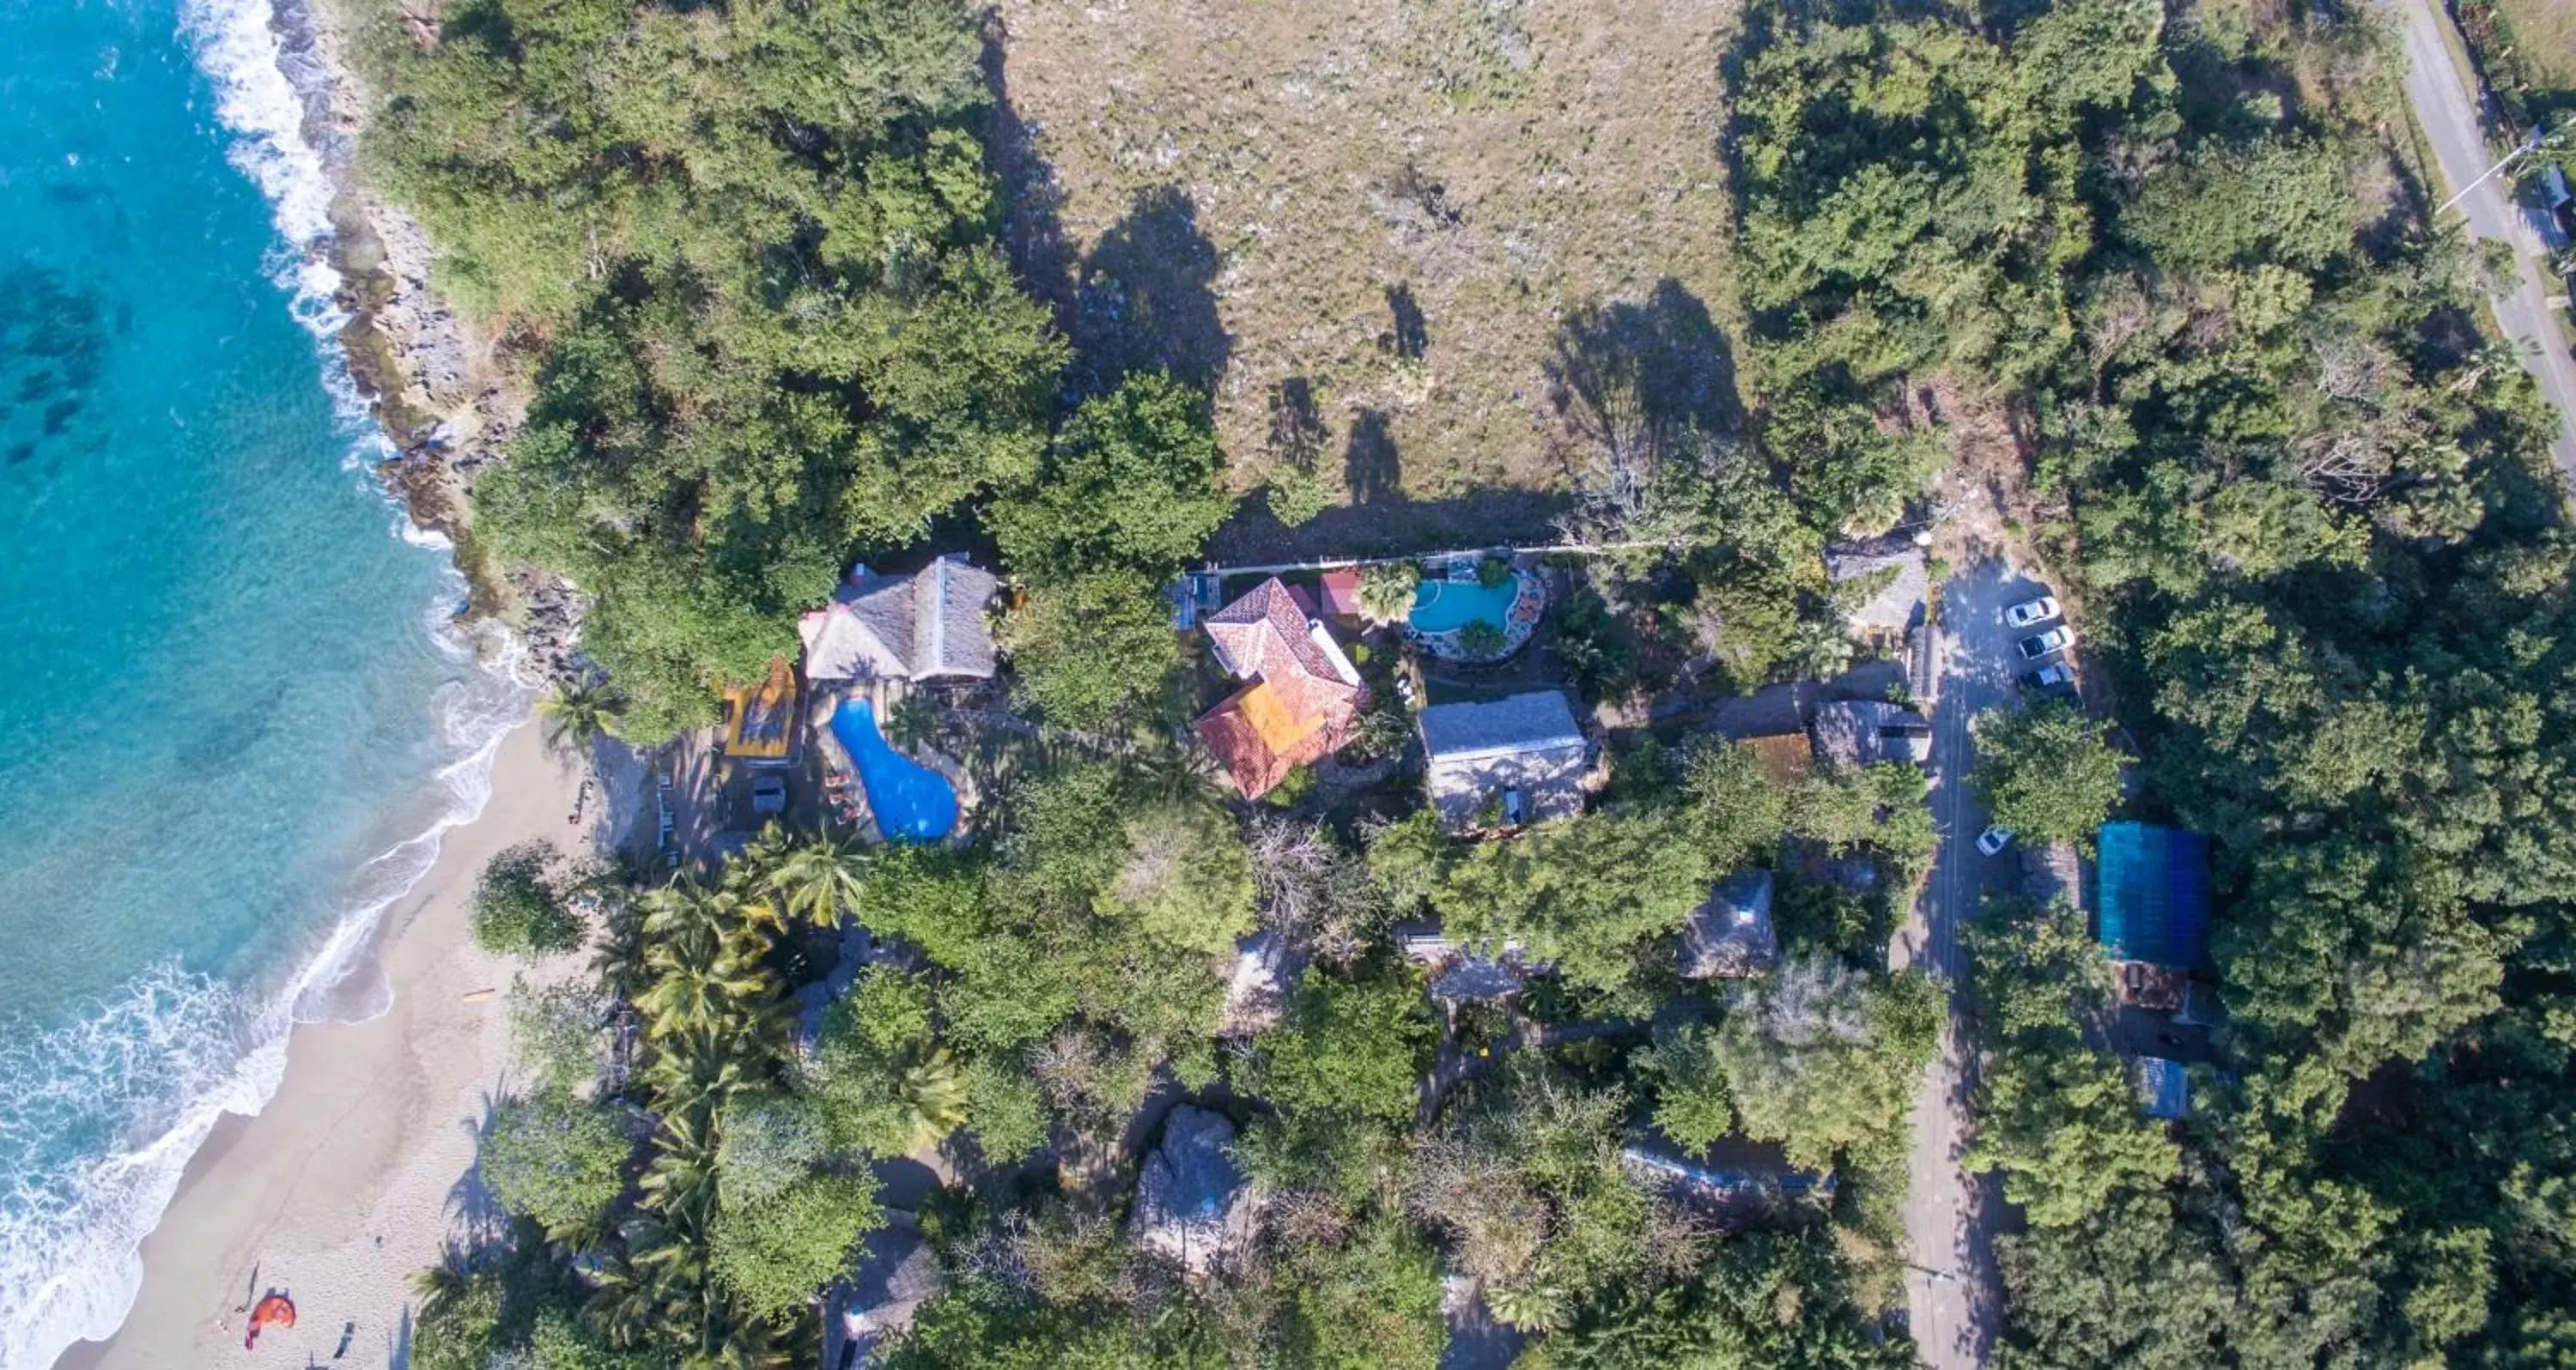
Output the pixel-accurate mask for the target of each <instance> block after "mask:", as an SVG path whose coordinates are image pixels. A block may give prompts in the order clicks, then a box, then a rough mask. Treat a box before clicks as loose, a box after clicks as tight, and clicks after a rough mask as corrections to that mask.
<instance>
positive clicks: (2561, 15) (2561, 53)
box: [2493, 0, 2576, 98]
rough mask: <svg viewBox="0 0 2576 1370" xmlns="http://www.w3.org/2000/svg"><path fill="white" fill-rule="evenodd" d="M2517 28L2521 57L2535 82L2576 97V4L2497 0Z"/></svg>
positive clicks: (2552, 0)
mask: <svg viewBox="0 0 2576 1370" xmlns="http://www.w3.org/2000/svg"><path fill="white" fill-rule="evenodd" d="M2493 3H2494V5H2495V9H2496V12H2497V13H2498V14H2500V15H2502V16H2503V17H2504V21H2505V22H2506V23H2507V24H2509V25H2511V26H2512V28H2513V36H2514V43H2515V47H2516V52H2517V55H2518V56H2519V57H2520V58H2521V60H2522V65H2523V67H2524V69H2525V70H2527V71H2528V72H2529V73H2530V74H2531V79H2532V80H2533V81H2534V82H2535V83H2537V84H2540V85H2544V86H2547V87H2549V88H2551V89H2552V90H2553V91H2556V92H2559V93H2561V94H2564V95H2567V96H2569V97H2571V98H2576V4H2570V3H2568V0H2493Z"/></svg>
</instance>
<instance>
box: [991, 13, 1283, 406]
mask: <svg viewBox="0 0 2576 1370" xmlns="http://www.w3.org/2000/svg"><path fill="white" fill-rule="evenodd" d="M982 38H983V56H982V59H981V64H982V67H983V71H984V80H985V84H986V85H987V86H989V87H990V88H991V89H992V92H993V114H992V119H991V123H990V125H989V126H988V128H987V131H986V137H985V141H986V147H987V155H988V156H990V157H991V158H992V160H993V169H994V172H995V174H996V176H997V177H998V178H999V180H1000V181H1001V188H1002V226H1001V233H1002V242H1003V245H1004V247H1005V249H1006V250H1007V251H1008V252H1009V254H1010V258H1011V266H1012V268H1013V269H1014V270H1016V271H1018V273H1019V276H1020V281H1021V284H1022V285H1023V286H1024V287H1025V288H1026V289H1027V290H1028V292H1029V293H1030V294H1031V295H1033V296H1035V297H1037V298H1038V299H1040V300H1043V301H1045V302H1046V303H1047V305H1048V306H1049V307H1050V308H1052V309H1053V310H1054V311H1055V317H1056V326H1057V327H1058V328H1059V329H1061V330H1063V332H1064V335H1065V337H1066V338H1067V339H1068V340H1070V341H1071V342H1072V343H1073V348H1074V358H1073V363H1072V365H1071V367H1070V368H1069V373H1068V375H1067V377H1066V386H1067V390H1068V392H1069V393H1068V395H1067V397H1066V398H1067V399H1068V400H1078V399H1079V398H1080V397H1082V396H1084V395H1094V394H1099V393H1101V392H1103V391H1107V390H1111V389H1115V388H1116V387H1117V385H1118V383H1119V381H1121V380H1123V379H1125V378H1126V376H1127V375H1128V374H1129V373H1130V372H1134V371H1145V370H1163V371H1169V372H1171V373H1172V375H1173V376H1174V377H1175V378H1177V379H1178V380H1180V381H1181V382H1183V383H1184V384H1186V385H1189V386H1191V387H1193V388H1195V389H1198V390H1202V391H1207V390H1213V389H1214V388H1215V386H1216V381H1217V378H1218V377H1219V376H1221V375H1223V374H1224V373H1225V365H1226V361H1227V360H1228V358H1229V357H1231V356H1232V354H1233V345H1234V340H1233V338H1232V337H1231V336H1230V335H1229V334H1227V332H1226V330H1225V325H1224V322H1223V320H1222V319H1221V318H1220V317H1219V315H1218V313H1217V307H1216V276H1217V272H1218V270H1219V269H1220V267H1221V266H1222V262H1221V261H1220V259H1219V255H1218V252H1217V247H1216V242H1215V240H1214V239H1211V238H1210V237H1208V235H1207V234H1206V232H1205V231H1204V230H1202V229H1201V228H1200V227H1199V221H1198V203H1197V201H1195V200H1193V199H1192V198H1191V197H1190V194H1189V192H1188V191H1187V190H1184V189H1183V188H1181V187H1180V186H1177V185H1165V186H1156V187H1154V188H1152V189H1150V190H1144V191H1140V192H1138V193H1137V194H1136V196H1135V198H1134V199H1133V200H1131V201H1130V202H1129V204H1128V207H1127V214H1126V216H1125V217H1124V218H1122V219H1120V220H1119V221H1118V222H1117V223H1115V224H1112V225H1110V227H1109V229H1108V230H1107V231H1106V232H1104V233H1102V234H1101V235H1100V239H1099V241H1098V242H1095V243H1093V244H1092V245H1091V248H1090V250H1089V251H1087V252H1077V251H1076V249H1075V245H1074V239H1073V236H1072V234H1071V233H1070V232H1069V231H1068V230H1067V229H1066V227H1065V223H1064V207H1065V200H1066V197H1065V192H1064V187H1063V185H1062V184H1061V183H1059V182H1058V181H1057V179H1056V174H1055V168H1054V167H1053V166H1052V165H1050V164H1049V163H1048V162H1047V160H1046V157H1045V156H1044V154H1043V153H1042V151H1041V150H1040V147H1039V138H1040V132H1041V131H1040V130H1039V128H1038V127H1037V126H1036V125H1034V124H1032V123H1031V122H1030V121H1028V120H1027V119H1025V118H1023V117H1021V114H1020V111H1019V107H1018V106H1017V105H1015V104H1013V103H1012V101H1011V89H1010V82H1009V79H1008V69H1007V67H1006V66H1005V64H1004V62H1003V53H1004V51H1005V49H1006V48H1007V47H1008V46H1009V43H1010V34H1009V32H1008V31H1007V30H1006V29H1005V27H1004V25H1003V22H1002V18H1001V15H1000V13H999V12H998V11H987V12H986V14H985V16H984V21H983V33H982Z"/></svg>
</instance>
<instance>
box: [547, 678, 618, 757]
mask: <svg viewBox="0 0 2576 1370" xmlns="http://www.w3.org/2000/svg"><path fill="white" fill-rule="evenodd" d="M625 710H626V701H624V700H623V699H620V698H618V697H617V693H616V692H615V691H614V690H611V689H610V688H609V687H608V682H607V681H605V680H601V679H597V678H592V679H587V680H581V681H577V682H575V683H573V684H570V685H565V686H562V687H560V688H558V689H557V690H556V691H555V692H554V693H553V694H551V695H548V696H546V697H545V698H544V699H540V700H538V701H537V717H538V718H539V719H540V720H542V721H543V723H544V725H545V732H546V745H547V746H549V747H552V748H554V749H555V750H557V751H564V752H570V751H578V752H582V753H585V754H587V753H588V752H589V750H590V744H591V743H593V742H596V741H598V740H599V739H600V738H603V737H615V736H617V725H618V723H619V721H620V720H621V719H622V718H623V717H624V715H625Z"/></svg>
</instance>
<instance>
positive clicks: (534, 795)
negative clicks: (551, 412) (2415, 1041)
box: [57, 726, 597, 1370]
mask: <svg viewBox="0 0 2576 1370" xmlns="http://www.w3.org/2000/svg"><path fill="white" fill-rule="evenodd" d="M580 781H581V771H580V768H579V765H578V763H577V762H575V761H573V760H571V759H569V758H558V757H555V756H550V755H548V754H547V753H546V752H545V751H544V750H543V748H542V747H541V746H540V745H539V741H538V732H537V729H535V728H534V727H529V726H522V727H520V728H519V729H517V730H516V731H514V732H513V733H511V734H510V735H509V736H508V737H506V738H504V739H503V740H502V742H501V744H500V751H499V755H498V757H497V759H496V761H495V765H494V771H493V778H492V797H491V801H490V802H489V803H488V804H487V805H486V806H485V807H484V810H483V813H482V815H481V816H480V817H479V818H478V819H477V820H476V821H474V822H473V823H471V824H468V825H465V826H463V827H459V828H455V829H452V830H450V831H449V832H448V834H447V836H446V841H445V843H444V845H443V847H442V849H441V851H440V853H439V857H438V861H437V864H436V865H435V866H434V867H433V868H432V869H431V871H430V873H429V875H428V876H427V877H426V878H424V879H423V880H422V881H421V883H420V885H419V886H418V887H417V888H415V889H414V890H413V891H412V892H411V894H410V895H409V896H408V897H406V898H405V899H404V900H403V901H402V902H400V903H399V904H397V905H395V906H394V907H393V908H392V909H390V910H388V911H387V914H386V917H385V920H384V923H383V925H382V926H381V927H380V929H379V932H378V937H377V941H376V946H375V949H374V955H375V958H376V960H377V962H378V964H379V965H380V966H381V968H382V971H383V973H384V975H385V976H386V977H388V978H389V980H390V982H391V984H392V987H393V994H394V998H393V1006H392V1008H391V1009H390V1010H389V1011H387V1012H386V1013H385V1014H383V1015H382V1016H380V1017H377V1018H375V1019H373V1020H371V1021H368V1022H364V1023H357V1024H313V1025H308V1026H303V1027H299V1028H297V1029H296V1030H295V1032H294V1035H293V1037H292V1038H291V1040H290V1042H289V1045H288V1048H287V1068H286V1077H285V1081H284V1083H283V1084H282V1085H281V1086H280V1087H279V1089H278V1092H277V1095H276V1097H275V1098H273V1099H271V1100H270V1101H269V1104H268V1107H267V1108H266V1109H265V1110H264V1111H262V1112H261V1113H260V1114H259V1115H258V1116H256V1117H248V1118H245V1117H238V1116H236V1117H228V1118H226V1119H224V1120H223V1122H222V1124H221V1125H220V1126H218V1127H217V1128H216V1130H215V1132H214V1135H213V1136H212V1137H211V1138H210V1139H209V1140H208V1142H207V1144H206V1146H205V1147H204V1149H203V1150H201V1151H200V1152H199V1153H198V1154H197V1156H196V1158H195V1159H194V1161H193V1162H191V1163H190V1165H189V1166H188V1170H187V1174H186V1177H185V1179H184V1180H183V1181H182V1182H181V1184H180V1188H179V1191H178V1194H177V1196H176V1197H175V1198H174V1199H173V1200H172V1202H171V1205H170V1208H169V1211H168V1212H167V1213H166V1214H164V1215H163V1217H162V1220H161V1224H160V1226H159V1227H158V1228H156V1229H155V1230H154V1231H153V1233H152V1235H151V1237H149V1238H148V1239H147V1240H146V1241H145V1242H144V1244H143V1283H142V1289H141V1292H140V1293H139V1294H138V1295H137V1296H136V1299H135V1302H134V1307H133V1310H132V1311H131V1312H130V1313H129V1314H128V1315H127V1317H126V1320H125V1325H124V1326H123V1328H122V1329H120V1330H119V1331H118V1332H117V1334H116V1335H115V1336H114V1337H113V1338H111V1339H110V1340H108V1341H106V1342H103V1343H101V1342H83V1343H81V1344H80V1345H78V1346H75V1347H74V1348H72V1350H70V1351H69V1352H67V1353H66V1354H65V1355H64V1356H63V1357H62V1359H61V1360H60V1361H58V1362H57V1365H58V1366H59V1367H61V1370H90V1368H91V1367H105V1370H147V1368H148V1370H160V1368H161V1367H171V1368H172V1370H210V1368H211V1367H220V1366H247V1365H268V1366H301V1365H305V1364H308V1363H316V1364H339V1365H349V1366H385V1365H391V1366H400V1365H402V1364H404V1363H405V1361H406V1360H407V1359H408V1350H409V1331H410V1323H411V1310H412V1308H413V1306H414V1302H415V1300H414V1296H413V1294H412V1289H411V1280H412V1276H413V1274H414V1273H415V1272H416V1271H418V1270H420V1269H422V1268H423V1267H426V1266H428V1265H430V1264H432V1263H434V1262H435V1261H436V1260H437V1259H438V1257H439V1253H440V1250H441V1248H442V1246H443V1245H444V1244H445V1243H446V1242H447V1241H448V1239H449V1237H450V1234H451V1233H458V1232H463V1231H465V1230H467V1228H468V1226H469V1225H470V1224H472V1223H475V1222H478V1221H489V1220H490V1215H489V1213H488V1208H487V1206H486V1205H485V1204H483V1203H482V1202H481V1200H480V1196H479V1195H478V1194H477V1193H476V1192H475V1189H474V1186H473V1183H472V1180H471V1173H472V1169H473V1163H474V1139H475V1135H476V1131H477V1129H478V1127H479V1126H480V1124H481V1122H482V1120H483V1118H484V1115H485V1112H486V1110H487V1108H488V1106H489V1104H490V1101H491V1100H492V1099H493V1097H494V1096H495V1094H496V1093H497V1092H498V1091H499V1090H500V1089H501V1087H502V1086H503V1084H504V1082H505V1080H506V1077H507V1074H508V1070H509V1014H508V1006H507V993H508V989H509V985H510V981H511V977H512V975H513V973H514V972H515V971H516V970H517V969H518V968H517V967H516V966H514V964H513V963H511V962H508V961H506V960H503V959H500V958H496V957H492V956H487V955H485V954H484V953H483V952H482V951H481V950H480V949H478V948H477V947H476V946H475V945H474V943H473V939H472V937H471V936H470V934H469V930H468V926H467V905H468V901H469V899H470V897H471V895H472V893H473V888H474V882H475V879H476V877H477V876H478V875H479V874H480V873H481V871H482V868H483V864H484V862H485V861H486V860H488V859H489V858H490V857H491V856H492V854H493V853H495V852H497V851H499V850H500V849H502V848H503V847H506V846H509V845H510V844H512V843H514V842H517V841H520V840H523V839H525V838H528V837H532V836H542V837H545V838H547V839H549V840H551V841H554V842H556V843H557V844H559V845H561V846H562V847H564V848H565V850H566V851H567V852H571V851H573V850H574V849H575V847H576V845H577V844H578V845H585V846H586V844H587V837H586V834H587V832H588V824H587V822H585V826H584V827H583V828H580V829H576V828H574V827H572V826H571V825H570V824H568V823H567V822H566V821H565V819H566V816H567V815H569V814H570V813H571V812H572V810H573V803H574V798H575V793H576V791H577V790H578V789H579V787H580ZM596 811H597V806H595V805H594V811H593V814H592V815H586V816H585V818H586V819H587V818H588V817H591V816H595V814H596ZM567 963H568V964H577V963H578V958H567ZM362 973H363V972H362ZM487 992H488V993H487ZM270 1290H278V1291H282V1292H284V1293H286V1294H288V1295H289V1296H290V1297H292V1298H293V1299H294V1301H295V1305H296V1309H297V1322H296V1325H295V1326H294V1327H293V1328H288V1329H271V1330H269V1331H266V1332H264V1333H262V1334H261V1336H260V1339H259V1346H258V1348H257V1349H256V1350H254V1351H245V1350H243V1348H242V1330H243V1319H244V1313H245V1310H246V1309H247V1308H248V1306H249V1305H250V1304H251V1303H252V1302H254V1301H256V1300H257V1299H258V1298H259V1297H260V1296H261V1295H263V1294H265V1293H267V1292H268V1291H270Z"/></svg>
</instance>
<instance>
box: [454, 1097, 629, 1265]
mask: <svg viewBox="0 0 2576 1370" xmlns="http://www.w3.org/2000/svg"><path fill="white" fill-rule="evenodd" d="M633 1149H634V1148H633V1146H632V1145H631V1144H630V1143H629V1142H628V1141H627V1138H626V1134H625V1133H624V1132H623V1131H621V1130H620V1129H619V1128H618V1126H617V1117H616V1115H615V1114H613V1113H611V1112H609V1111H608V1110H607V1109H606V1108H603V1107H601V1106H599V1105H597V1104H587V1103H583V1102H582V1101H580V1100H578V1099H575V1098H573V1097H572V1096H571V1095H569V1094H563V1093H548V1094H540V1095H538V1096H537V1097H535V1098H533V1099H514V1100H512V1101H510V1102H508V1103H505V1104H503V1105H501V1106H500V1107H499V1108H497V1109H495V1110H493V1113H492V1126H491V1129H490V1131H488V1132H487V1133H485V1134H484V1138H483V1152H482V1156H481V1158H480V1160H479V1161H478V1163H477V1164H478V1166H479V1168H480V1169H481V1171H482V1173H483V1182H484V1183H485V1184H487V1185H489V1186H491V1189H492V1197H493V1198H494V1199H496V1200H498V1201H499V1202H500V1205H501V1206H502V1207H503V1208H506V1209H508V1210H510V1211H511V1212H513V1213H518V1214H523V1215H525V1216H527V1217H530V1218H534V1219H536V1220H537V1222H538V1223H539V1224H541V1225H543V1226H544V1227H545V1229H546V1231H547V1233H548V1234H550V1235H552V1234H557V1233H564V1232H574V1231H579V1230H581V1229H584V1228H586V1227H588V1226H590V1225H591V1224H592V1223H594V1222H596V1221H598V1219H599V1218H600V1217H601V1216H602V1215H603V1214H605V1213H607V1211H608V1208H609V1205H611V1204H614V1203H616V1202H617V1196H618V1195H620V1194H623V1193H625V1192H626V1177H625V1175H624V1173H623V1171H624V1167H625V1164H626V1158H627V1156H628V1155H629V1154H630V1153H631V1152H632V1151H633Z"/></svg>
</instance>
